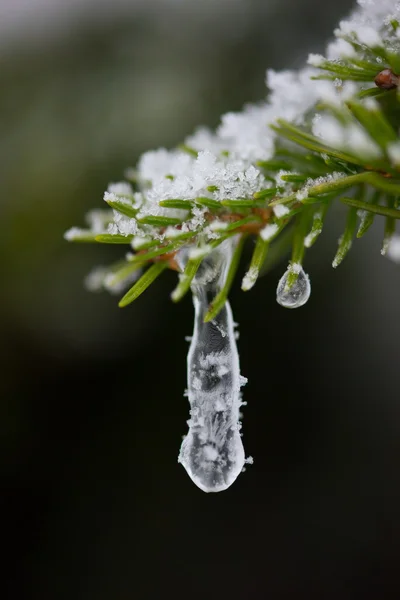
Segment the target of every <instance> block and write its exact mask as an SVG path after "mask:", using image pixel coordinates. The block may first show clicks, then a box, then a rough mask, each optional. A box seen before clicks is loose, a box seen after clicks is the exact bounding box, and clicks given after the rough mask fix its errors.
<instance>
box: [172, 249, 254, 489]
mask: <svg viewBox="0 0 400 600" xmlns="http://www.w3.org/2000/svg"><path fill="white" fill-rule="evenodd" d="M233 243H234V242H232V240H227V241H226V242H224V243H223V244H221V246H220V247H219V248H218V249H216V250H214V251H213V252H212V254H210V255H209V256H208V257H206V258H205V259H204V260H203V262H202V265H201V267H200V269H199V271H198V274H197V275H196V277H195V279H194V280H193V283H192V292H193V303H194V309H195V322H194V332H193V337H192V340H191V344H190V348H189V353H188V359H187V376H188V398H189V403H190V419H189V421H188V425H189V432H188V434H187V435H186V437H185V438H184V440H183V442H182V446H181V450H180V453H179V457H178V461H179V462H181V463H182V465H183V466H184V467H185V469H186V471H187V473H188V474H189V476H190V477H191V479H192V480H193V481H194V483H195V484H196V485H197V486H198V487H199V488H200V489H202V490H203V491H204V492H221V491H223V490H226V489H227V488H228V487H229V486H230V485H232V483H233V482H234V481H235V479H236V477H237V476H238V475H239V473H240V472H241V471H242V469H243V466H244V464H245V455H244V449H243V444H242V439H241V436H240V427H241V424H240V422H239V409H240V405H241V399H240V386H241V385H243V383H244V382H245V381H246V380H245V378H243V377H241V376H240V370H239V355H238V351H237V347H236V341H235V332H234V323H233V319H232V311H231V307H230V305H229V302H226V304H225V306H224V308H223V309H222V310H221V311H220V313H219V314H218V315H217V317H215V319H214V320H212V321H210V322H208V323H204V316H205V314H206V312H207V311H208V307H209V303H210V301H211V300H212V299H213V298H214V296H215V295H216V294H217V293H218V291H219V290H220V289H221V286H222V285H223V284H224V282H225V278H226V272H227V267H228V266H229V262H230V257H231V253H232V244H233ZM180 260H181V261H184V260H185V259H184V258H183V257H182V256H181V257H180ZM181 266H182V267H183V264H182V265H181Z"/></svg>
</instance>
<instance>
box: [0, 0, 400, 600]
mask: <svg viewBox="0 0 400 600" xmlns="http://www.w3.org/2000/svg"><path fill="white" fill-rule="evenodd" d="M351 6H352V2H351V1H350V0H336V1H335V2H320V1H319V0H201V1H195V0H113V2H112V3H110V2H108V1H107V0H97V1H96V0H69V1H68V2H66V1H63V0H1V2H0V89H1V93H0V132H1V133H0V181H1V192H0V219H1V221H0V223H1V235H0V272H1V273H2V277H1V282H2V285H1V294H0V348H1V362H0V395H1V400H0V471H1V472H0V475H1V478H0V483H1V517H0V519H1V521H0V531H1V540H2V548H3V552H4V555H3V559H2V562H1V564H2V570H3V573H2V576H1V579H0V588H1V597H2V598H7V599H8V598H10V599H15V598H27V599H28V598H29V599H36V598H38V599H39V598H40V599H41V600H47V599H49V600H50V599H51V600H64V599H65V600H67V599H68V600H70V599H72V598H74V599H75V600H91V599H93V600H94V599H96V600H127V599H130V598H135V599H138V600H142V599H143V600H147V599H149V600H153V599H154V600H156V599H158V598H162V597H168V598H169V597H171V598H176V599H179V598H191V599H197V598H208V599H210V600H213V599H216V598H224V599H225V598H231V599H232V600H236V599H239V600H242V599H243V600H247V599H255V600H258V599H264V598H269V599H273V600H275V599H284V600H286V599H290V600H291V599H298V598H303V597H304V598H316V599H322V600H325V599H332V600H336V599H340V600H347V599H354V598H357V599H358V598H360V599H364V598H370V597H372V598H379V599H381V598H398V597H399V593H400V589H399V583H398V568H399V567H398V558H399V550H400V548H399V541H398V540H399V533H400V515H399V509H398V507H399V500H400V481H399V467H400V458H399V457H400V455H399V451H400V444H399V433H400V409H399V375H398V369H399V366H398V365H399V339H400V324H399V308H398V307H399V301H400V284H399V281H400V266H398V265H394V264H392V263H390V262H389V261H387V260H385V259H384V258H382V257H381V256H380V253H379V248H380V239H381V237H382V227H383V223H382V222H377V223H376V225H375V226H374V229H373V230H372V232H370V234H369V235H368V237H367V238H366V239H363V240H361V241H357V243H356V244H355V246H354V249H353V251H352V252H351V254H350V255H349V257H348V258H347V259H346V261H345V263H344V264H343V265H342V266H341V267H340V269H338V271H337V272H336V271H333V270H332V269H331V267H330V263H331V259H332V256H333V254H334V252H335V246H336V240H337V237H338V235H339V233H340V231H341V227H342V226H343V222H344V217H345V215H344V213H342V212H341V210H340V209H338V210H337V211H336V212H334V213H333V214H332V215H331V218H330V222H329V227H327V230H326V232H325V234H324V236H323V239H322V240H321V241H319V242H318V244H317V246H315V248H314V249H313V251H312V252H311V253H310V255H309V256H308V257H307V261H306V270H307V271H308V272H309V273H310V276H311V279H312V286H313V293H312V297H311V299H310V301H309V303H308V304H307V305H306V306H305V307H304V308H302V309H301V310H299V311H286V310H284V309H282V308H281V307H279V306H278V305H277V304H276V303H275V287H276V283H277V280H278V278H279V277H280V275H281V274H282V271H283V269H284V268H285V264H284V263H283V264H281V265H279V266H278V267H276V268H275V269H274V270H273V271H272V272H271V273H269V274H268V275H267V276H266V277H265V278H263V279H262V280H261V281H260V282H259V283H258V284H257V286H256V288H254V290H253V291H251V292H250V293H249V294H243V293H242V292H240V290H238V285H236V287H235V289H234V291H233V294H232V305H233V310H234V315H235V319H236V320H237V321H238V322H239V323H240V331H241V337H240V340H239V350H240V354H241V366H242V373H243V374H244V375H246V376H247V377H248V378H249V383H248V385H247V386H246V388H245V390H244V391H245V399H246V400H247V401H248V406H247V407H245V409H244V413H245V415H244V425H243V432H244V444H245V448H246V451H247V454H251V455H252V456H254V459H255V462H254V465H253V466H251V467H249V468H248V469H247V471H246V473H244V474H242V475H241V476H240V477H239V479H238V480H237V482H236V483H235V484H234V486H233V487H232V488H230V489H229V490H228V491H226V492H224V493H222V494H217V495H206V494H204V493H203V492H201V491H200V490H198V489H197V488H196V487H195V486H194V485H193V483H192V482H191V481H190V480H189V478H188V477H187V475H186V473H185V471H184V469H183V468H182V467H181V466H180V465H178V464H177V462H176V459H177V454H178V450H179V446H180V442H181V436H182V435H183V434H184V433H185V432H186V423H185V421H186V419H187V418H188V404H187V400H186V399H185V398H184V397H183V390H184V388H185V377H186V373H185V360H186V351H187V342H185V340H184V338H185V336H186V335H189V334H190V333H191V329H192V320H193V319H192V306H191V303H190V299H186V300H185V301H184V302H183V303H182V304H181V305H179V306H174V305H172V303H171V302H170V301H169V292H170V291H171V289H172V288H173V286H174V275H172V274H167V275H166V276H165V277H164V278H163V279H162V280H160V281H158V282H157V283H156V284H155V285H154V287H153V288H152V289H151V290H149V291H148V292H147V293H146V295H145V296H143V297H141V298H140V300H138V302H137V303H135V304H134V305H133V306H131V307H129V308H127V309H125V310H119V309H118V308H117V299H116V298H113V297H108V296H106V295H102V294H96V295H92V294H89V293H88V292H87V291H85V289H84V287H83V284H82V282H83V279H84V276H85V275H86V273H87V272H88V271H89V270H90V269H91V268H92V267H93V266H94V265H96V264H107V263H109V262H111V261H112V260H113V259H114V258H115V257H116V256H117V255H118V251H117V252H116V251H115V248H109V247H100V246H99V247H91V246H78V245H76V246H74V245H69V244H67V242H65V241H64V240H63V232H64V231H65V230H66V229H67V228H69V227H70V226H72V225H80V224H83V215H84V213H85V212H86V211H87V210H89V209H91V208H95V207H98V206H101V203H102V194H103V191H104V189H105V188H106V186H107V184H108V183H109V182H110V181H118V180H120V179H121V178H122V176H123V171H124V169H125V168H126V167H128V166H133V165H134V164H135V162H136V160H137V158H138V156H139V155H140V154H141V153H142V152H144V151H145V150H147V149H151V148H155V147H159V146H165V147H171V146H174V145H175V144H177V143H179V142H180V141H181V140H182V139H183V138H184V137H185V136H186V135H188V134H189V133H191V132H192V130H193V129H194V128H195V127H196V126H197V125H200V124H204V125H209V126H215V125H217V124H218V119H219V115H220V114H221V113H223V112H227V111H229V110H239V109H240V108H241V107H242V105H243V104H244V103H245V102H247V101H256V100H259V99H261V98H263V97H264V96H265V93H266V90H265V85H264V74H265V70H266V68H267V67H270V68H276V69H281V68H293V67H298V66H301V65H302V64H303V63H304V61H305V58H306V56H307V53H308V52H309V51H312V52H320V51H322V50H323V48H324V44H325V42H326V40H327V39H328V38H329V37H330V35H331V32H332V30H333V28H334V26H335V24H336V23H337V22H338V20H339V19H340V18H341V17H343V16H345V15H346V13H347V12H348V11H349V10H350V8H351ZM295 93H296V90H295V89H294V90H293V94H295ZM244 267H245V265H243V268H244Z"/></svg>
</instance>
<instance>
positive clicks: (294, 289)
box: [276, 264, 311, 308]
mask: <svg viewBox="0 0 400 600" xmlns="http://www.w3.org/2000/svg"><path fill="white" fill-rule="evenodd" d="M292 273H297V274H298V277H297V279H296V281H295V282H294V284H293V285H292V286H291V287H290V288H288V285H287V284H288V278H289V276H290V274H292ZM310 294H311V285H310V280H309V277H308V275H307V274H306V273H304V270H303V268H302V266H301V265H299V264H291V265H289V267H288V269H287V271H286V273H285V274H284V275H283V277H281V279H280V280H279V283H278V287H277V289H276V301H277V302H278V304H280V305H281V306H284V307H285V308H299V306H303V304H305V303H306V302H307V300H308V299H309V297H310Z"/></svg>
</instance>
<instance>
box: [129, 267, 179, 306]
mask: <svg viewBox="0 0 400 600" xmlns="http://www.w3.org/2000/svg"><path fill="white" fill-rule="evenodd" d="M167 267H168V264H167V263H165V262H158V263H154V265H152V266H151V267H150V268H149V269H147V271H146V272H145V273H143V275H142V276H141V278H140V279H138V281H137V282H136V283H135V284H134V286H133V287H131V289H130V290H129V292H127V293H126V294H125V296H124V297H123V298H122V299H121V300H120V301H119V304H118V306H119V307H120V308H124V307H125V306H128V304H131V302H133V301H134V300H136V298H138V297H139V296H140V295H141V294H143V292H144V291H145V290H147V288H148V287H149V286H150V285H151V284H152V283H153V281H155V279H157V277H158V276H159V275H161V273H162V272H163V271H165V269H166V268H167Z"/></svg>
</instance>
